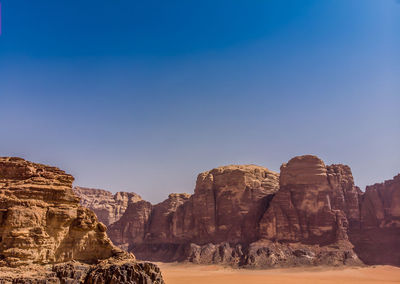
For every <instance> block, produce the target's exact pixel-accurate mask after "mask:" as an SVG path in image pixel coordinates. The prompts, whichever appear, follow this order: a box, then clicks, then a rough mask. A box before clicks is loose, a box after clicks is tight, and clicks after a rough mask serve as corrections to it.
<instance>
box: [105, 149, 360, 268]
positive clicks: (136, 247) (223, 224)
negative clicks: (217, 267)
mask: <svg viewBox="0 0 400 284" xmlns="http://www.w3.org/2000/svg"><path fill="white" fill-rule="evenodd" d="M281 171H282V173H281V175H280V176H279V175H278V174H277V173H275V172H272V171H270V170H268V169H266V168H263V167H259V166H254V165H245V166H225V167H220V168H216V169H213V170H211V171H208V172H204V173H201V174H200V175H199V176H198V178H197V182H196V188H195V191H194V194H193V195H191V196H189V195H184V194H181V195H177V194H174V195H170V196H169V197H168V199H167V200H165V201H163V202H162V203H159V204H157V205H154V206H152V205H151V204H150V203H146V202H145V201H143V203H136V204H132V205H131V206H130V208H128V210H127V211H126V212H125V214H124V216H123V217H122V218H121V219H120V220H119V221H118V222H116V223H114V224H112V225H111V226H110V228H109V235H110V237H111V239H112V240H113V241H114V243H115V244H117V245H119V246H121V247H123V248H125V249H126V248H128V250H133V251H135V253H136V255H137V256H138V257H139V258H142V259H150V260H161V261H192V262H195V263H223V264H229V265H233V266H241V267H279V266H293V265H318V264H326V265H343V264H359V263H360V261H359V259H358V258H357V255H356V254H355V253H354V252H353V250H352V248H353V246H352V244H351V243H350V242H349V241H348V237H347V230H348V226H349V220H353V218H355V219H356V218H357V216H358V214H359V213H358V194H359V192H358V189H357V188H356V187H355V186H354V184H353V178H352V176H351V171H350V168H348V167H347V166H343V165H332V166H328V167H327V166H325V165H324V163H323V162H322V161H321V160H320V159H318V158H317V157H315V156H302V157H297V158H294V159H292V160H291V161H289V163H288V164H285V165H283V166H282V169H281ZM132 228H134V229H132Z"/></svg>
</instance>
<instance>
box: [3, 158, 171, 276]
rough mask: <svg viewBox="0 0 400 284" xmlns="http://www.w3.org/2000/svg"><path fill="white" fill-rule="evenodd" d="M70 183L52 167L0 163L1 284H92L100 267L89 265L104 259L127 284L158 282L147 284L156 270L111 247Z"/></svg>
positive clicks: (15, 160) (102, 227) (103, 229)
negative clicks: (140, 280)
mask: <svg viewBox="0 0 400 284" xmlns="http://www.w3.org/2000/svg"><path fill="white" fill-rule="evenodd" d="M73 180H74V179H73V177H72V176H71V175H69V174H66V173H65V172H64V171H62V170H60V169H58V168H55V167H49V166H46V165H42V164H36V163H32V162H28V161H25V160H23V159H20V158H9V157H6V158H0V256H1V260H0V282H1V283H80V282H79V281H81V283H94V282H93V281H92V282H91V280H90V279H93V277H94V276H95V274H96V269H97V268H99V266H98V265H101V264H102V263H104V262H101V263H100V264H98V265H97V266H94V267H92V266H90V265H92V264H97V263H98V262H99V261H100V260H104V261H106V262H107V265H110V266H112V267H114V268H115V269H117V270H119V271H120V273H121V275H127V276H126V277H125V278H124V279H126V280H127V281H128V280H129V281H131V282H126V283H136V282H135V279H136V278H137V275H140V277H142V278H143V279H150V280H149V281H147V282H143V283H163V282H162V278H161V275H159V276H160V277H159V278H157V280H154V281H153V282H151V279H153V278H154V277H153V276H154V275H153V274H154V273H159V271H158V272H157V271H155V272H154V271H152V270H151V269H153V270H157V269H155V268H154V267H153V268H151V269H148V268H147V266H146V265H145V264H139V263H137V262H136V261H135V257H134V256H133V254H129V253H126V252H123V251H122V250H121V249H119V248H117V247H116V246H114V245H113V244H112V242H111V241H110V239H109V238H108V236H107V234H106V226H105V225H104V224H102V223H100V222H98V220H97V217H96V215H95V214H94V213H93V212H92V211H91V210H89V209H87V208H84V207H82V206H80V205H79V198H78V197H77V196H76V195H75V194H74V192H73V190H72V182H73ZM67 262H69V263H67ZM121 262H124V265H123V266H121ZM52 265H54V266H53V267H52ZM18 271H20V272H21V273H20V272H18ZM22 272H23V273H22ZM133 274H135V275H136V276H132V275H133ZM131 276H132V277H131ZM96 277H97V276H96ZM99 277H100V278H99ZM99 277H98V278H96V279H99V281H100V280H101V279H107V276H106V275H104V276H99ZM138 277H139V276H138ZM82 279H85V280H82ZM154 279H155V278H154ZM71 281H72V282H71ZM82 281H84V282H82ZM104 281H105V280H104ZM96 283H100V282H96ZM103 283H105V282H103ZM114 283H119V282H114Z"/></svg>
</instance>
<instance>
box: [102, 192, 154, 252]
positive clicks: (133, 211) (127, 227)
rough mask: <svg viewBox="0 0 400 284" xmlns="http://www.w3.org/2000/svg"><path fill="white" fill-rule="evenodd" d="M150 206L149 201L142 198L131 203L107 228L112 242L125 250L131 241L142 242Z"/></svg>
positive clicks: (147, 225) (148, 218) (146, 227)
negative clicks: (119, 217)
mask: <svg viewBox="0 0 400 284" xmlns="http://www.w3.org/2000/svg"><path fill="white" fill-rule="evenodd" d="M152 208H153V206H152V205H151V203H150V202H147V201H144V200H141V201H139V202H135V203H131V204H130V205H129V206H128V209H127V210H126V211H125V213H124V215H123V216H122V217H121V219H119V220H118V221H117V222H115V223H113V224H111V226H109V228H108V235H109V236H112V238H113V242H114V244H116V245H118V246H119V247H121V248H123V249H126V250H127V249H128V248H129V245H130V244H132V243H143V241H144V239H145V237H146V234H147V231H148V227H149V220H150V216H151V210H152Z"/></svg>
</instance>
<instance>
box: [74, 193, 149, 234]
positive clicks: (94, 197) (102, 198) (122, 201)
mask: <svg viewBox="0 0 400 284" xmlns="http://www.w3.org/2000/svg"><path fill="white" fill-rule="evenodd" d="M74 192H75V194H76V195H77V196H78V197H79V198H80V204H81V205H82V206H83V207H86V208H89V209H91V210H92V211H93V212H94V213H96V215H97V218H98V219H99V221H100V222H102V223H103V224H104V225H106V226H108V225H110V224H112V223H114V222H116V221H118V220H119V219H120V218H121V217H122V215H123V214H124V212H125V211H126V209H127V208H128V206H129V204H131V203H135V202H138V201H140V200H142V198H141V197H140V196H139V195H137V194H135V193H129V192H117V193H115V194H112V193H111V192H109V191H107V190H103V189H94V188H87V187H80V186H76V187H74Z"/></svg>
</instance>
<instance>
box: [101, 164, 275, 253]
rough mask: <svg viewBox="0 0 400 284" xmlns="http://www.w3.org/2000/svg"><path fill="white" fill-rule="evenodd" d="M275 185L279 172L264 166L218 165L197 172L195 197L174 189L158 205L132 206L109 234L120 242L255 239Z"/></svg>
mask: <svg viewBox="0 0 400 284" xmlns="http://www.w3.org/2000/svg"><path fill="white" fill-rule="evenodd" d="M277 189H278V174H277V173H274V172H272V171H269V170H268V169H266V168H263V167H258V166H253V165H248V166H226V167H221V168H217V169H214V170H211V171H208V172H204V173H202V174H200V175H199V176H198V178H197V183H196V189H195V193H194V194H193V195H192V196H190V195H188V194H171V195H170V196H169V197H168V199H167V200H165V201H164V202H162V203H159V204H157V205H155V206H151V204H150V203H143V204H140V202H138V203H135V204H134V205H132V206H130V207H129V208H128V210H127V211H126V212H125V214H124V216H123V217H122V218H121V219H120V220H119V221H118V222H116V223H115V224H112V225H111V226H110V228H109V235H110V237H111V238H112V239H113V241H114V243H116V244H118V245H120V246H122V247H126V246H128V247H129V246H135V245H138V244H165V243H171V244H175V243H187V242H195V243H199V244H205V243H209V242H215V243H218V242H221V241H233V242H240V241H248V240H254V239H256V238H257V222H258V219H259V218H261V216H262V214H263V213H264V208H265V204H266V203H267V202H268V201H269V200H270V199H271V197H272V196H273V194H274V193H275V192H276V191H277Z"/></svg>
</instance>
